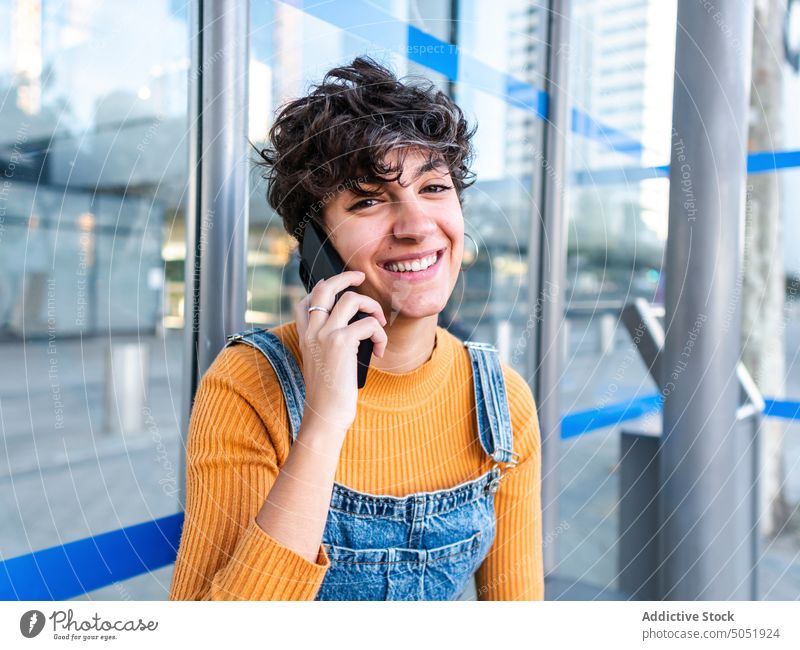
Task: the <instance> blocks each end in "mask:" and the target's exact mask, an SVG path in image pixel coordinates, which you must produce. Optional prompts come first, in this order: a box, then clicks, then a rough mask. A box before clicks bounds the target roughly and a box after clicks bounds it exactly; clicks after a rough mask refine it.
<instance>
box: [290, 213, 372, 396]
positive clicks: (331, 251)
mask: <svg viewBox="0 0 800 650" xmlns="http://www.w3.org/2000/svg"><path fill="white" fill-rule="evenodd" d="M347 270H348V269H347V267H346V266H345V265H344V261H343V260H342V258H341V257H340V255H339V253H337V252H336V249H335V248H334V247H333V244H331V242H330V241H329V240H328V236H327V235H326V234H325V232H324V230H323V229H322V227H321V226H319V224H317V223H316V222H314V221H309V222H308V223H307V224H306V227H305V232H304V233H303V242H302V244H300V279H301V280H302V282H303V286H304V287H305V288H306V292H308V293H311V290H312V289H313V288H314V286H315V285H316V284H317V282H319V281H320V280H327V279H328V278H331V277H333V276H334V275H339V274H340V273H344V272H345V271H347ZM345 291H356V289H355V287H347V288H346V289H344V290H343V291H340V292H339V293H338V294H336V298H335V299H334V304H336V302H338V301H339V298H341V296H342V294H343V293H344V292H345ZM367 316H369V314H367V313H366V312H363V311H360V312H358V313H357V314H356V315H355V316H353V318H351V319H350V321H349V323H348V325H350V324H351V323H355V322H356V321H358V320H361V319H362V318H366V317H367ZM372 347H373V342H372V339H362V340H361V343H360V344H359V346H358V387H359V388H363V387H364V384H365V383H366V381H367V371H368V370H369V364H370V361H372Z"/></svg>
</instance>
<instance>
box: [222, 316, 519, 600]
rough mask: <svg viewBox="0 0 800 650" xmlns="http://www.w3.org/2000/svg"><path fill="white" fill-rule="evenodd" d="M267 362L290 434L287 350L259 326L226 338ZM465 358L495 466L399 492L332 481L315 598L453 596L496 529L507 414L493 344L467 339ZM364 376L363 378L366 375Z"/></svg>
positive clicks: (296, 421) (297, 414)
mask: <svg viewBox="0 0 800 650" xmlns="http://www.w3.org/2000/svg"><path fill="white" fill-rule="evenodd" d="M235 343H246V344H248V345H251V346H252V347H254V348H256V349H258V350H260V351H261V352H262V353H263V354H264V355H265V356H266V357H267V359H268V360H269V362H270V364H271V365H272V367H273V368H274V369H275V373H276V375H277V377H278V380H279V382H280V384H281V388H282V390H283V394H284V398H285V401H286V408H287V410H288V414H289V422H290V425H291V436H292V438H291V442H294V441H295V439H296V438H297V432H298V430H299V428H300V422H301V420H302V416H303V405H304V401H305V382H304V379H303V374H302V372H301V370H300V367H299V365H298V364H297V361H296V360H295V358H294V356H293V355H292V353H291V352H290V351H289V350H288V349H287V348H286V347H285V346H284V345H283V343H282V342H281V340H280V339H279V338H278V337H277V336H276V335H275V334H272V333H271V332H268V331H267V330H265V329H258V328H257V329H251V330H246V331H244V332H241V333H239V334H234V335H232V336H229V337H228V343H227V345H232V344H235ZM464 345H465V346H466V347H467V349H468V350H469V354H470V358H471V361H472V372H473V378H474V381H473V384H474V387H475V405H476V412H477V424H478V435H479V437H480V443H481V446H482V447H483V449H484V451H485V452H486V453H487V454H488V455H489V456H490V457H491V458H492V459H493V460H494V461H495V462H494V466H493V467H492V468H491V469H490V470H489V471H487V472H486V473H485V474H483V475H482V476H480V477H479V478H477V479H474V480H471V481H467V482H465V483H462V484H461V485H457V486H455V487H453V488H449V489H444V490H438V491H436V492H417V493H414V494H409V495H407V496H404V497H396V496H388V495H379V494H367V493H365V492H359V491H356V490H353V489H351V488H348V487H346V486H344V485H340V484H339V483H336V482H334V484H333V493H332V497H331V505H330V509H329V511H328V519H327V522H326V524H325V530H324V532H323V535H322V544H323V546H324V547H325V551H326V552H327V554H328V558H329V559H330V562H331V566H330V567H329V569H328V571H327V573H326V574H325V578H324V580H323V582H322V585H321V587H320V589H319V592H318V593H317V596H316V600H454V599H457V598H458V597H459V596H460V595H461V593H462V592H463V591H464V589H465V588H466V586H467V582H468V580H469V579H470V578H471V577H472V575H473V574H474V573H475V571H476V570H477V569H478V567H479V566H480V564H481V562H483V560H484V558H485V557H486V555H487V554H488V552H489V549H490V548H491V546H492V542H493V541H494V536H495V511H494V495H495V492H497V489H498V487H499V485H500V479H501V478H502V476H503V474H504V471H503V470H501V469H500V466H499V464H500V463H502V464H503V466H504V470H507V469H508V468H511V467H513V466H514V465H515V464H516V462H517V456H516V454H514V453H513V451H512V431H511V417H510V413H509V409H508V398H507V396H506V389H505V381H504V379H503V373H502V368H501V366H500V359H499V356H498V354H497V349H496V348H495V347H493V346H491V345H487V344H483V343H475V342H472V341H466V342H464ZM368 381H369V379H368Z"/></svg>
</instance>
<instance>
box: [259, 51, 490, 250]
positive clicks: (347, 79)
mask: <svg viewBox="0 0 800 650" xmlns="http://www.w3.org/2000/svg"><path fill="white" fill-rule="evenodd" d="M406 78H408V77H406ZM422 82H423V83H402V82H401V81H400V80H398V78H397V77H396V76H395V75H394V74H393V73H392V72H391V71H390V70H389V69H387V68H385V67H384V66H382V65H380V64H379V63H377V62H376V61H375V60H374V59H372V58H371V57H369V56H359V57H356V58H355V59H354V60H353V62H352V63H351V64H350V65H346V66H342V67H337V68H333V69H332V70H330V71H329V72H328V73H327V74H326V75H325V77H324V78H323V80H322V83H320V84H317V85H313V86H312V87H311V91H310V92H309V94H308V95H306V96H305V97H301V98H299V99H295V100H293V101H290V102H288V103H287V104H284V105H283V106H282V107H281V109H280V113H279V114H278V116H277V117H276V119H275V122H274V124H273V125H272V127H271V128H270V131H269V146H268V147H266V148H264V149H261V150H258V149H257V148H256V151H258V155H259V156H260V158H261V159H260V160H257V161H256V164H257V165H258V166H260V167H262V168H264V170H265V173H264V176H263V177H264V179H265V180H266V181H267V184H268V189H267V200H268V201H269V204H270V206H272V208H273V209H274V210H275V211H276V212H277V213H278V214H279V215H280V216H281V218H282V219H283V226H284V228H285V229H286V231H287V232H288V233H289V234H291V235H292V236H293V237H294V238H295V239H296V240H297V241H298V242H301V241H302V238H303V232H304V229H305V224H306V223H308V220H316V221H317V222H318V223H321V216H318V215H317V213H318V212H319V211H320V210H321V209H322V208H323V207H324V205H325V203H326V202H327V201H328V200H329V199H331V198H332V197H334V196H335V194H336V193H337V192H340V191H342V190H343V189H345V188H346V189H349V190H351V191H352V192H354V193H355V194H357V195H359V196H364V197H370V196H375V195H377V194H378V192H377V191H375V190H373V191H369V190H368V189H366V188H365V187H363V184H364V183H376V182H392V181H395V180H397V179H399V178H400V175H401V173H402V168H403V167H402V166H403V160H404V158H405V154H406V153H407V152H408V150H409V149H410V148H412V147H413V148H420V149H422V150H423V151H427V152H428V159H429V160H434V159H440V160H443V161H444V162H445V164H446V165H447V167H448V170H449V171H450V174H451V177H452V179H453V184H454V187H455V190H456V194H457V196H458V200H459V202H462V192H463V190H465V189H466V188H467V187H469V186H470V185H472V183H474V182H475V180H474V177H475V175H474V173H473V172H471V171H470V169H469V166H470V164H471V162H472V158H473V154H474V152H473V148H472V144H471V138H472V136H473V135H474V134H475V130H476V129H477V124H476V125H475V126H474V127H473V128H472V129H470V128H469V126H468V124H467V121H466V119H465V118H464V115H463V113H462V111H461V109H460V108H459V107H458V106H457V105H456V104H455V103H454V102H453V101H452V100H451V99H450V98H449V97H448V96H447V95H446V94H445V93H443V92H441V91H440V90H438V89H437V88H436V86H435V85H434V84H433V82H431V81H430V80H427V79H424V78H422ZM392 150H398V154H399V155H398V165H396V166H395V167H392V166H391V165H389V164H388V163H386V162H385V160H384V159H385V157H386V154H387V153H388V152H389V151H392ZM392 174H394V175H393V176H392Z"/></svg>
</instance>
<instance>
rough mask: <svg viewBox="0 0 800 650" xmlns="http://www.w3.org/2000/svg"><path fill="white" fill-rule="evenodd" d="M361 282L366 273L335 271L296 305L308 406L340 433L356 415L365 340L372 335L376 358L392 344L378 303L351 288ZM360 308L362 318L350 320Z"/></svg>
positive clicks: (345, 429) (296, 319)
mask: <svg viewBox="0 0 800 650" xmlns="http://www.w3.org/2000/svg"><path fill="white" fill-rule="evenodd" d="M363 280H364V274H363V273H361V272H360V271H345V272H344V273H340V274H338V275H334V276H333V277H331V278H329V279H327V280H323V281H321V282H318V283H317V284H316V285H315V286H314V288H313V289H312V291H311V293H309V294H308V295H307V296H306V297H305V298H303V299H302V300H301V301H299V302H298V303H297V305H296V307H295V321H296V323H297V331H298V337H299V343H300V348H301V351H302V354H303V375H304V379H305V383H306V402H307V404H306V406H307V407H310V409H311V412H312V413H313V414H314V416H315V417H320V418H321V419H323V420H324V421H325V423H326V425H327V426H332V427H334V428H336V429H339V430H340V431H341V433H344V432H346V431H347V429H348V428H349V427H350V425H351V424H352V422H353V420H354V419H355V414H356V405H357V402H358V385H357V372H356V369H357V352H358V348H359V345H360V344H361V341H362V340H365V339H371V340H372V342H373V345H374V352H375V354H377V355H378V356H383V354H384V352H385V350H386V344H387V342H388V337H387V335H386V332H385V330H384V329H383V328H384V326H385V325H386V317H385V316H384V314H383V310H382V308H381V306H380V304H379V303H378V302H377V301H376V300H374V299H372V298H370V297H369V296H365V295H363V294H360V293H357V292H356V291H355V289H353V288H352V287H353V285H358V284H360V283H361V282H363ZM340 293H341V294H342V295H341V296H339V294H340ZM337 296H339V299H338V300H337ZM309 307H322V308H324V309H326V310H329V311H330V313H327V312H326V311H323V310H314V311H311V312H309V311H308V308H309ZM359 312H361V313H362V316H361V318H360V319H358V320H354V321H353V322H352V323H350V321H351V320H353V318H354V317H355V316H356V314H358V313H359Z"/></svg>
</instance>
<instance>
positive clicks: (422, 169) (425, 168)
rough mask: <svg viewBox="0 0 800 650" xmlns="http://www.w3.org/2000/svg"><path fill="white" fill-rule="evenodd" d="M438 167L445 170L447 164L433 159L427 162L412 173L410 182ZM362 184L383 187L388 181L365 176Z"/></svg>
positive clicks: (438, 159) (439, 159)
mask: <svg viewBox="0 0 800 650" xmlns="http://www.w3.org/2000/svg"><path fill="white" fill-rule="evenodd" d="M440 167H445V168H446V167H447V164H446V163H445V161H444V160H442V159H441V158H434V159H433V160H428V161H426V162H424V163H423V164H422V165H420V166H419V167H418V168H417V171H416V172H414V176H412V178H411V180H412V181H415V180H417V179H418V178H419V177H420V176H422V175H423V174H425V173H427V172H430V171H433V170H435V169H438V168H440ZM363 182H364V183H365V184H367V185H372V184H375V185H383V184H385V183H388V182H389V181H387V180H385V179H382V178H378V177H375V176H365V177H364V178H363Z"/></svg>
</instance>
